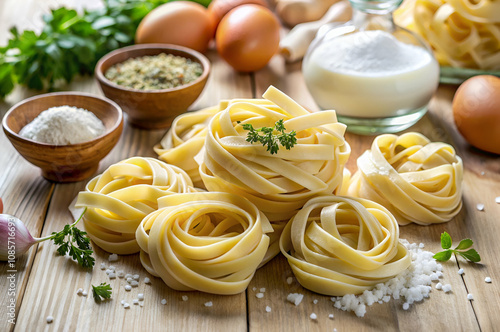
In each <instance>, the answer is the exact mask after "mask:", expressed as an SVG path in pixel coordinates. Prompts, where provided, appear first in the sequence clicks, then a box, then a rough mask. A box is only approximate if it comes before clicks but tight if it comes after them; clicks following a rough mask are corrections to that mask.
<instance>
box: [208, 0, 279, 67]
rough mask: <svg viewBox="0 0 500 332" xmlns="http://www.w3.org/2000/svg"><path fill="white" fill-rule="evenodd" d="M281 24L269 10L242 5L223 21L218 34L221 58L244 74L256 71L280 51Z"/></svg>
mask: <svg viewBox="0 0 500 332" xmlns="http://www.w3.org/2000/svg"><path fill="white" fill-rule="evenodd" d="M279 41H280V23H279V21H278V19H277V18H276V16H275V15H274V14H273V13H272V12H271V11H270V10H269V9H267V8H265V7H263V6H259V5H254V4H248V5H241V6H238V7H236V8H234V9H232V10H231V11H230V12H229V13H227V14H226V15H225V16H224V17H223V18H222V20H221V22H220V24H219V27H218V28H217V32H216V35H215V42H216V47H217V51H218V53H219V55H220V56H221V58H223V59H224V60H225V61H226V62H227V63H229V65H231V66H232V67H233V68H234V69H236V70H237V71H240V72H251V71H256V70H259V69H261V68H263V67H264V66H266V65H267V63H268V62H269V60H270V59H271V58H272V57H273V55H274V54H275V53H276V52H277V50H278V47H279Z"/></svg>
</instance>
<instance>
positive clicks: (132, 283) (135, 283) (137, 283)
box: [130, 280, 139, 287]
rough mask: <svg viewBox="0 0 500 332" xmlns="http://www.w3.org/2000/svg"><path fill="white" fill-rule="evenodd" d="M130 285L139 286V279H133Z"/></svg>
mask: <svg viewBox="0 0 500 332" xmlns="http://www.w3.org/2000/svg"><path fill="white" fill-rule="evenodd" d="M130 286H132V287H137V286H139V282H138V281H137V280H132V282H131V283H130Z"/></svg>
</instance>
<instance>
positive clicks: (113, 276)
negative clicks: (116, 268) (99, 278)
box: [108, 272, 116, 279]
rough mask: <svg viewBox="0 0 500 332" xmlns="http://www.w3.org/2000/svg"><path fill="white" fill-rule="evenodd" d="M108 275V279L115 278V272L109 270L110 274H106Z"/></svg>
mask: <svg viewBox="0 0 500 332" xmlns="http://www.w3.org/2000/svg"><path fill="white" fill-rule="evenodd" d="M108 277H109V279H115V278H116V273H114V272H111V273H110V274H108Z"/></svg>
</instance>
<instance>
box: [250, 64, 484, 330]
mask: <svg viewBox="0 0 500 332" xmlns="http://www.w3.org/2000/svg"><path fill="white" fill-rule="evenodd" d="M255 81H256V94H257V96H259V95H261V94H262V92H263V91H264V90H265V89H267V87H268V86H269V85H270V84H272V85H275V86H277V87H278V88H279V89H281V90H283V91H284V92H285V93H287V94H288V95H290V96H291V97H292V98H294V99H295V100H297V101H298V102H299V103H301V104H302V105H303V106H305V107H307V108H309V109H311V110H313V111H315V110H317V109H318V108H317V106H316V105H315V104H314V101H313V99H312V98H311V96H310V94H309V92H308V90H307V88H306V86H305V83H304V80H303V78H302V73H301V70H300V64H291V65H290V64H285V63H284V62H283V61H282V60H281V59H279V58H278V59H277V58H276V57H275V58H274V59H273V60H272V61H271V63H270V64H269V66H268V67H267V69H266V70H262V71H260V72H258V73H256V75H255ZM436 100H437V101H436ZM450 101H451V99H450V98H441V97H440V95H439V94H438V95H437V96H436V98H435V100H434V101H433V104H432V105H431V110H430V115H427V116H425V117H424V119H422V120H421V121H420V122H419V123H418V124H416V125H414V126H412V127H411V128H409V129H408V130H407V131H418V132H422V133H423V134H424V135H426V136H428V137H429V138H430V139H431V140H436V141H444V142H449V143H451V137H450V136H449V134H448V133H447V131H446V130H445V129H444V128H441V127H440V125H439V122H437V123H435V121H434V118H435V115H433V114H434V113H437V112H442V110H443V108H444V106H443V104H444V105H449V103H450ZM346 140H347V142H348V143H349V144H350V145H351V149H352V152H351V157H350V160H349V162H348V164H347V167H348V169H349V170H350V171H351V172H355V171H356V169H357V167H356V158H357V157H358V156H359V155H361V153H362V152H363V151H365V150H366V149H368V148H369V147H370V145H371V142H372V140H373V137H371V136H360V135H355V134H351V133H347V134H346ZM467 195H468V194H466V196H465V198H464V199H467V197H468V196H467ZM475 195H478V193H476V194H475ZM476 197H477V196H476ZM463 213H464V212H462V214H461V215H459V216H457V217H455V218H454V219H453V220H452V221H450V222H449V223H446V224H444V225H434V226H430V227H422V226H418V225H409V226H405V227H401V228H400V237H401V238H403V239H407V240H409V241H410V243H420V242H423V243H424V244H425V245H426V250H429V251H432V252H437V251H439V250H440V234H441V232H442V231H443V230H445V229H446V230H448V229H451V230H455V229H462V230H464V232H466V231H465V229H466V227H467V223H466V222H465V221H464V218H463V216H462V215H463ZM449 232H450V231H449ZM452 233H453V234H452ZM455 233H456V232H450V234H452V236H454V235H455V238H457V239H458V238H459V235H457V234H455ZM275 261H278V262H279V264H280V265H281V268H278V267H277V266H275V265H273V263H275ZM457 270H458V268H457V264H456V263H453V262H448V263H446V264H443V273H444V279H443V280H442V281H441V282H443V283H449V284H450V285H451V286H452V289H453V292H452V293H448V294H446V293H444V292H442V291H438V290H435V289H434V290H433V291H432V293H431V296H430V298H429V299H426V300H424V301H423V302H422V303H417V304H414V305H412V306H411V307H410V309H409V310H407V311H405V310H403V309H402V302H401V300H398V301H395V300H391V301H390V302H389V303H384V304H374V305H373V306H371V307H368V308H367V313H366V315H365V317H364V318H362V319H359V318H357V317H356V316H355V315H354V314H353V313H346V312H343V311H341V310H337V309H335V308H333V307H332V303H331V302H330V301H329V298H328V297H326V296H322V295H318V294H314V293H312V292H310V291H308V290H306V289H304V288H302V287H301V286H300V285H298V284H297V282H296V281H294V284H295V286H294V287H290V286H288V285H287V284H286V283H284V280H285V279H286V277H287V276H290V275H292V272H291V269H290V268H289V267H288V266H287V263H286V260H284V259H283V258H282V257H277V258H275V259H274V261H272V262H271V263H270V264H268V265H267V266H265V267H263V268H262V269H261V270H259V271H258V272H257V274H256V276H255V279H254V281H253V282H252V285H253V287H264V288H266V289H269V290H272V291H271V293H270V294H271V296H269V299H267V297H268V293H267V291H266V295H265V297H264V299H267V301H268V302H269V303H272V305H273V307H272V311H271V313H266V312H265V311H263V309H262V307H263V306H264V307H265V305H264V304H263V303H262V301H261V300H259V299H255V296H252V294H249V297H248V301H249V308H250V313H249V326H250V329H251V330H260V328H259V327H260V326H266V329H269V330H273V331H287V330H290V329H292V328H294V327H298V326H300V327H301V329H310V330H319V331H324V330H332V329H333V328H337V329H338V330H356V331H358V330H384V331H385V330H387V331H392V330H394V331H410V330H419V331H420V330H422V331H431V330H436V329H441V330H450V331H460V330H462V331H475V330H479V326H478V323H477V321H476V318H475V315H474V310H473V308H472V306H471V305H470V303H468V301H467V300H466V295H467V289H466V286H465V284H464V282H463V280H462V278H461V277H460V276H459V275H458V274H457ZM269 276H273V277H271V278H270V277H269ZM483 279H484V278H483ZM274 290H278V291H276V292H274ZM249 292H250V293H251V291H249ZM293 292H299V293H303V294H305V297H304V300H303V302H302V303H301V305H300V306H299V307H300V308H299V307H295V306H294V305H290V303H287V301H286V294H288V293H293ZM313 298H316V299H318V300H319V302H318V304H314V303H313V302H312V299H313ZM312 312H314V313H316V314H317V315H318V320H317V321H312V320H311V319H309V315H310V313H312ZM328 313H334V315H335V319H334V320H333V321H332V320H330V319H328ZM339 327H340V328H339Z"/></svg>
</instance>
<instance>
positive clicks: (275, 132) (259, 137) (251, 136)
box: [238, 119, 297, 154]
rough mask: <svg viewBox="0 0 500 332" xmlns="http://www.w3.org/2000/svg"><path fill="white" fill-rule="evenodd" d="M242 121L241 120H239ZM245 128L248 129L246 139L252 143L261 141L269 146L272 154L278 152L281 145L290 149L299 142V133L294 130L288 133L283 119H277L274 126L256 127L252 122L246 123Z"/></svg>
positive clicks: (268, 149) (268, 148) (263, 144)
mask: <svg viewBox="0 0 500 332" xmlns="http://www.w3.org/2000/svg"><path fill="white" fill-rule="evenodd" d="M238 123H240V121H238ZM242 127H243V129H245V130H248V134H247V138H246V141H247V142H250V143H255V142H259V143H262V146H266V147H267V151H269V152H270V153H271V154H275V153H278V150H279V146H280V145H281V146H283V147H284V148H285V149H287V150H290V149H291V148H292V147H293V146H294V145H295V144H296V143H297V137H296V135H297V133H296V132H295V130H292V131H291V132H289V133H286V132H285V130H286V128H285V125H284V123H283V119H280V120H278V121H276V123H275V124H274V127H262V128H257V129H256V128H254V127H253V125H252V124H251V123H244V124H243V125H242Z"/></svg>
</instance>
